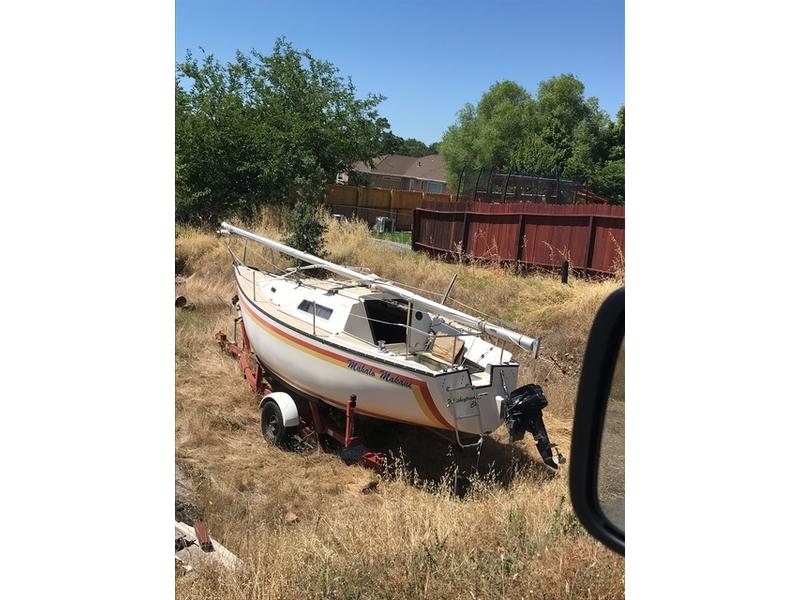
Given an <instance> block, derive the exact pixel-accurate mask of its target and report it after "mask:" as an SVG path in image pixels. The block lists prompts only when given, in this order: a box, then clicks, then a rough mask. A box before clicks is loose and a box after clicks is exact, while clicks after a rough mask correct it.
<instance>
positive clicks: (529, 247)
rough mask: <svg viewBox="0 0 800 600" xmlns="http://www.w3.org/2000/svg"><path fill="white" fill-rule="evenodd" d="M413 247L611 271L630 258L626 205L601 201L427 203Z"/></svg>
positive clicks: (420, 213) (418, 220) (421, 211)
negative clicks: (602, 202) (599, 202)
mask: <svg viewBox="0 0 800 600" xmlns="http://www.w3.org/2000/svg"><path fill="white" fill-rule="evenodd" d="M412 247H413V248H414V250H424V251H426V252H430V253H434V254H436V253H448V254H449V253H458V252H461V253H463V254H464V255H466V256H469V257H472V258H483V259H491V260H500V261H511V262H519V263H524V264H527V265H532V266H533V265H535V266H542V267H557V266H560V265H561V263H562V262H563V261H564V259H565V258H566V259H567V260H569V264H570V267H572V268H575V269H581V270H585V271H586V272H590V273H603V274H612V273H614V272H615V271H616V270H617V268H618V267H619V266H620V263H622V261H623V260H624V257H625V207H624V206H611V205H598V204H533V203H530V202H509V203H486V202H469V201H459V202H452V203H448V204H444V203H435V202H423V203H422V205H421V206H420V207H419V208H417V209H415V210H414V226H413V231H412Z"/></svg>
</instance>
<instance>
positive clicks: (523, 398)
mask: <svg viewBox="0 0 800 600" xmlns="http://www.w3.org/2000/svg"><path fill="white" fill-rule="evenodd" d="M545 406H547V398H545V397H544V392H543V391H542V388H541V386H538V385H536V384H535V383H529V384H527V385H523V386H522V387H520V388H517V389H516V390H514V391H513V392H511V393H510V394H509V396H508V401H507V403H506V426H507V427H508V433H509V434H510V435H511V439H512V440H513V441H515V442H516V441H519V440H521V439H522V436H524V435H525V432H526V431H530V432H531V435H533V439H534V440H536V448H537V449H538V450H539V454H541V455H542V460H544V463H545V464H546V465H547V466H549V467H552V468H554V469H557V468H558V465H561V464H564V463H566V462H567V461H566V459H565V458H564V457H563V456H562V455H561V453H560V452H559V451H558V450H557V449H556V446H555V444H551V443H550V438H548V437H547V430H546V429H545V428H544V421H543V420H542V409H543V408H544V407H545Z"/></svg>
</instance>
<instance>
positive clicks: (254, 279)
mask: <svg viewBox="0 0 800 600" xmlns="http://www.w3.org/2000/svg"><path fill="white" fill-rule="evenodd" d="M251 272H252V273H253V302H255V301H256V271H255V269H253V270H252V271H251Z"/></svg>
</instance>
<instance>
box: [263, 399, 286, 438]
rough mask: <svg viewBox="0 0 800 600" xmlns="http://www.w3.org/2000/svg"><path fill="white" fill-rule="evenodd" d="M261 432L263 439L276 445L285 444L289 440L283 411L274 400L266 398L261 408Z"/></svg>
mask: <svg viewBox="0 0 800 600" xmlns="http://www.w3.org/2000/svg"><path fill="white" fill-rule="evenodd" d="M261 433H262V435H263V436H264V439H265V440H267V441H268V442H270V443H272V444H275V445H276V446H285V445H286V443H287V442H288V441H289V435H288V432H287V428H286V424H285V423H284V421H283V413H282V412H281V409H280V407H279V406H278V403H277V402H275V401H274V400H267V401H266V402H265V403H264V407H263V408H262V409H261Z"/></svg>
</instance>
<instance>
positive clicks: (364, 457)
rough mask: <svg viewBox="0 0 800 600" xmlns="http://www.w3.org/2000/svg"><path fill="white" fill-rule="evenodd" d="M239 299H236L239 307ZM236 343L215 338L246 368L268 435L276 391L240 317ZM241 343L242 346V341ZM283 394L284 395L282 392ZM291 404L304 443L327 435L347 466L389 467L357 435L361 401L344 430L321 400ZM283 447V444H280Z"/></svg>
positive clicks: (347, 414)
mask: <svg viewBox="0 0 800 600" xmlns="http://www.w3.org/2000/svg"><path fill="white" fill-rule="evenodd" d="M237 300H238V298H234V304H236V302H237ZM233 332H234V333H233V337H234V339H233V341H231V340H229V339H228V337H227V336H226V335H225V334H224V333H222V332H221V331H220V332H217V334H216V335H215V336H214V338H215V339H216V341H217V343H218V344H219V346H220V348H221V349H222V350H223V351H224V352H227V353H228V354H230V355H231V356H233V357H234V358H238V359H239V363H240V365H241V368H242V375H243V377H244V379H245V380H246V381H247V383H249V384H250V386H251V387H252V388H253V390H254V391H255V392H256V393H257V394H258V395H259V396H260V397H261V401H260V408H261V409H262V415H261V419H262V422H261V428H262V432H264V433H265V438H266V437H267V435H266V431H267V429H266V427H267V426H268V423H265V413H264V407H265V405H266V404H267V402H269V400H270V397H271V396H274V395H275V394H274V393H273V389H272V387H271V386H270V384H269V382H268V381H267V369H265V368H264V366H263V365H262V364H261V361H260V360H259V359H258V357H257V356H256V354H255V352H254V351H253V348H252V346H251V345H250V340H249V338H248V337H247V332H246V331H245V329H244V325H243V324H242V318H241V317H237V318H236V319H234V322H233ZM240 339H241V345H240V344H239V340H240ZM279 393H280V392H279ZM291 400H292V401H293V402H294V404H295V406H296V407H297V412H298V418H299V424H298V425H297V426H296V427H293V428H292V429H295V430H296V437H298V438H299V439H300V441H304V440H308V439H310V438H312V437H316V438H317V441H318V442H319V441H320V436H322V435H327V436H329V437H331V438H333V439H334V440H336V441H337V442H338V443H339V444H341V446H342V450H341V455H342V458H343V459H344V460H345V462H346V463H348V464H352V463H356V462H358V463H360V464H361V465H362V466H365V467H368V468H370V469H374V470H375V471H378V472H381V471H383V470H384V468H385V467H386V456H385V455H384V454H382V453H380V452H373V451H371V450H368V449H367V448H365V447H364V445H363V443H362V441H361V439H360V438H359V436H358V435H356V427H355V426H356V414H357V413H356V408H357V402H358V399H357V397H356V395H355V394H353V395H351V396H350V400H349V401H348V403H347V406H346V408H345V410H344V427H341V426H337V424H336V423H335V422H334V420H332V419H330V418H329V417H328V411H329V410H335V409H332V408H330V407H328V406H327V405H324V404H323V403H322V401H321V400H317V399H314V398H310V397H305V396H302V397H301V396H298V395H296V394H295V395H292V396H291ZM278 443H280V442H278Z"/></svg>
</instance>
